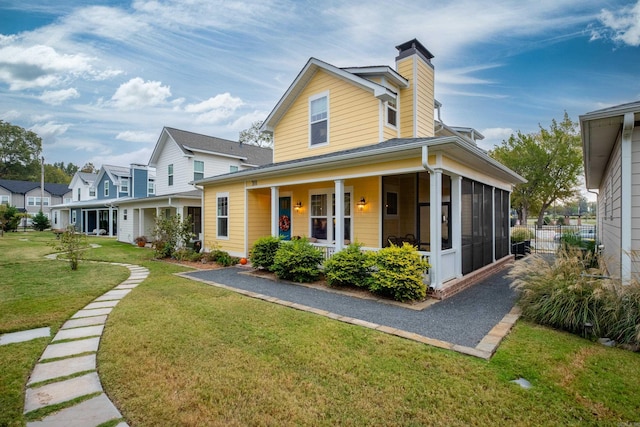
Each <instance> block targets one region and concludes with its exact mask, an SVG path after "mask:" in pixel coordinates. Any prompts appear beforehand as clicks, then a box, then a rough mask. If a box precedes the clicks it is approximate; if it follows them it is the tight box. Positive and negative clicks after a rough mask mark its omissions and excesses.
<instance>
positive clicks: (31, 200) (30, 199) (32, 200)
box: [27, 196, 49, 206]
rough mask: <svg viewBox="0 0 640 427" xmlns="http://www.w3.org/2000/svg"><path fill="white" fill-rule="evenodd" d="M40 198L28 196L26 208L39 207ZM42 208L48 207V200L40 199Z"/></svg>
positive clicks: (46, 198)
mask: <svg viewBox="0 0 640 427" xmlns="http://www.w3.org/2000/svg"><path fill="white" fill-rule="evenodd" d="M40 199H41V197H36V196H29V197H27V206H40ZM42 206H49V198H48V197H45V198H44V199H42Z"/></svg>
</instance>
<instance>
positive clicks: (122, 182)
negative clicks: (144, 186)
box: [120, 177, 129, 196]
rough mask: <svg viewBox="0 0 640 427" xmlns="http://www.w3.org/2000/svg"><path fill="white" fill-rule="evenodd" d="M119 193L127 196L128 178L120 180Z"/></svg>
mask: <svg viewBox="0 0 640 427" xmlns="http://www.w3.org/2000/svg"><path fill="white" fill-rule="evenodd" d="M120 192H121V193H126V194H127V196H128V195H129V178H125V177H122V178H120Z"/></svg>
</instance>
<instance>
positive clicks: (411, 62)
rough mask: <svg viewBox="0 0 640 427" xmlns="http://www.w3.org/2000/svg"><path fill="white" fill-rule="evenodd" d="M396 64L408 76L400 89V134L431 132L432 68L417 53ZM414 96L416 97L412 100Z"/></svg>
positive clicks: (414, 135) (409, 134)
mask: <svg viewBox="0 0 640 427" xmlns="http://www.w3.org/2000/svg"><path fill="white" fill-rule="evenodd" d="M396 68H397V71H398V72H399V73H400V74H401V75H402V76H403V77H405V78H406V79H408V80H409V87H408V88H407V89H402V90H401V91H400V104H399V105H400V109H401V113H400V136H401V137H402V138H414V137H416V138H417V137H419V138H422V137H431V136H434V128H433V111H434V107H433V102H434V93H433V90H434V89H433V86H434V72H433V68H432V67H431V66H430V65H429V64H427V63H426V62H425V61H424V60H422V59H421V58H419V57H418V56H417V55H413V56H409V57H407V58H403V59H401V60H400V61H398V63H397V64H396ZM414 73H415V75H414ZM416 90H417V93H416ZM414 97H416V98H415V100H414ZM414 104H415V105H414ZM414 119H415V125H416V126H415V128H414Z"/></svg>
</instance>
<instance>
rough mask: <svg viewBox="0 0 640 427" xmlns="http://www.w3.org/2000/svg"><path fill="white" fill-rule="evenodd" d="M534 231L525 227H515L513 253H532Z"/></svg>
mask: <svg viewBox="0 0 640 427" xmlns="http://www.w3.org/2000/svg"><path fill="white" fill-rule="evenodd" d="M532 237H533V232H532V231H531V230H529V229H528V228H525V227H514V228H513V229H512V230H511V253H512V254H514V255H515V256H516V258H517V257H523V256H525V255H526V254H528V253H531V238H532Z"/></svg>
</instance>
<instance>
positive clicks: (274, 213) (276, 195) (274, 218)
mask: <svg viewBox="0 0 640 427" xmlns="http://www.w3.org/2000/svg"><path fill="white" fill-rule="evenodd" d="M279 201H280V188H279V187H277V186H273V187H271V236H273V237H278V236H280V227H279V224H278V209H279V205H278V203H279Z"/></svg>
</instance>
